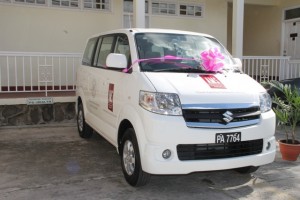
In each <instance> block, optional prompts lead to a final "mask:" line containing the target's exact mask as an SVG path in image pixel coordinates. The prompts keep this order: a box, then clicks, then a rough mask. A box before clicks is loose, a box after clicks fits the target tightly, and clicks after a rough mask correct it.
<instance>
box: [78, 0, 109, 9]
mask: <svg viewBox="0 0 300 200" xmlns="http://www.w3.org/2000/svg"><path fill="white" fill-rule="evenodd" d="M83 1H84V5H83V7H84V8H85V9H95V10H110V0H83Z"/></svg>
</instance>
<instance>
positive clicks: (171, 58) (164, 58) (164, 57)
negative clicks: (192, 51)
mask: <svg viewBox="0 0 300 200" xmlns="http://www.w3.org/2000/svg"><path fill="white" fill-rule="evenodd" d="M149 60H196V59H195V58H182V57H177V56H171V55H166V56H163V57H160V58H146V59H137V60H135V61H134V62H133V63H132V64H131V66H130V67H129V68H126V69H123V70H122V72H124V73H127V72H128V71H129V70H130V69H131V68H132V67H133V65H135V64H136V63H139V62H143V61H149Z"/></svg>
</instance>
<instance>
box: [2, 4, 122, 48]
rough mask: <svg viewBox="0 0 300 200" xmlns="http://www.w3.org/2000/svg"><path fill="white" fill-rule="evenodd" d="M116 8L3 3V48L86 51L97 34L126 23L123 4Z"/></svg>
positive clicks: (114, 5) (114, 6)
mask: <svg viewBox="0 0 300 200" xmlns="http://www.w3.org/2000/svg"><path fill="white" fill-rule="evenodd" d="M116 2H119V0H114V2H113V4H112V6H113V7H112V12H104V11H82V10H76V9H67V8H65V9H64V8H52V7H41V6H40V7H38V6H35V7H32V6H18V5H6V4H0V29H1V31H0V51H26V52H27V51H30V52H82V51H83V48H84V46H85V43H86V39H87V38H88V37H90V36H91V35H93V34H96V33H99V32H102V31H106V30H110V29H116V28H120V27H122V23H123V21H122V13H121V12H120V10H122V9H121V6H122V4H120V3H116Z"/></svg>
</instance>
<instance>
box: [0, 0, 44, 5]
mask: <svg viewBox="0 0 300 200" xmlns="http://www.w3.org/2000/svg"><path fill="white" fill-rule="evenodd" d="M0 2H11V1H10V0H0ZM13 2H15V3H24V4H32V5H46V0H14V1H13Z"/></svg>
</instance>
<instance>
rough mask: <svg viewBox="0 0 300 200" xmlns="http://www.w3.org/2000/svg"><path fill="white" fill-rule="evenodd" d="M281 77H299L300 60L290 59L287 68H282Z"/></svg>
mask: <svg viewBox="0 0 300 200" xmlns="http://www.w3.org/2000/svg"><path fill="white" fill-rule="evenodd" d="M281 77H282V79H289V78H299V77H300V60H290V61H289V62H288V68H286V69H285V70H282V72H281Z"/></svg>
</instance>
